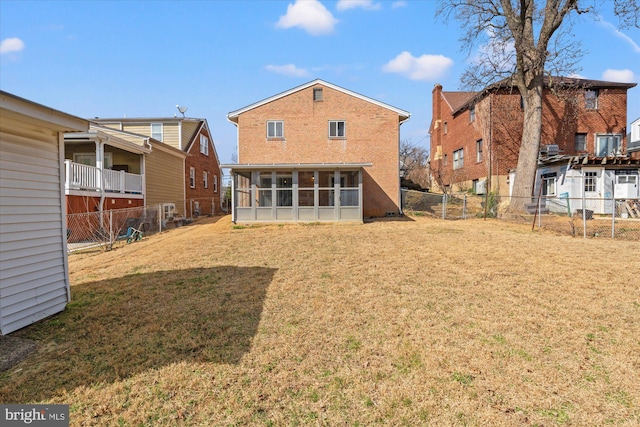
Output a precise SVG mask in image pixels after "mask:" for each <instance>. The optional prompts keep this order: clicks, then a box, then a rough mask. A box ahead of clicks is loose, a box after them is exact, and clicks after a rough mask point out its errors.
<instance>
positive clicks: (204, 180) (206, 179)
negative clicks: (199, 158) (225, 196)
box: [202, 171, 209, 188]
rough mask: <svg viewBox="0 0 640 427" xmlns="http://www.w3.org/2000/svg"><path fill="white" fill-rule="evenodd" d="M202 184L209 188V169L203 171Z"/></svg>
mask: <svg viewBox="0 0 640 427" xmlns="http://www.w3.org/2000/svg"><path fill="white" fill-rule="evenodd" d="M202 184H203V185H204V188H209V172H207V171H203V172H202Z"/></svg>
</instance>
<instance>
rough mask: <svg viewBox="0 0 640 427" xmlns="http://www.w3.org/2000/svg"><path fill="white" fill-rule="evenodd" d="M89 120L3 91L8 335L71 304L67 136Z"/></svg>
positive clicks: (1, 195) (0, 126)
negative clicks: (66, 194)
mask: <svg viewBox="0 0 640 427" xmlns="http://www.w3.org/2000/svg"><path fill="white" fill-rule="evenodd" d="M88 130H89V122H88V121H86V120H83V119H80V118H78V117H74V116H71V115H68V114H66V113H62V112H60V111H57V110H54V109H51V108H49V107H45V106H43V105H39V104H36V103H33V102H31V101H28V100H26V99H22V98H19V97H17V96H15V95H12V94H9V93H7V92H3V91H0V334H2V335H4V334H8V333H10V332H13V331H15V330H17V329H20V328H22V327H24V326H27V325H29V324H31V323H33V322H36V321H38V320H41V319H43V318H45V317H47V316H50V315H52V314H55V313H57V312H60V311H62V310H63V309H64V307H65V306H66V304H67V302H68V301H69V300H70V289H69V273H68V263H67V252H66V220H65V213H66V207H65V199H64V181H65V179H64V168H63V161H64V139H63V135H64V133H65V132H74V131H81V132H87V131H88Z"/></svg>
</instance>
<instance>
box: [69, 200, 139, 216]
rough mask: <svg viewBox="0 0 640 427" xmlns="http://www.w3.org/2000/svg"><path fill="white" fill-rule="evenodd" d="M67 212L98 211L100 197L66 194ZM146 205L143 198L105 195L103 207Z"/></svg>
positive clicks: (115, 207)
mask: <svg viewBox="0 0 640 427" xmlns="http://www.w3.org/2000/svg"><path fill="white" fill-rule="evenodd" d="M66 198H67V214H78V213H85V212H98V210H99V209H98V205H99V204H100V197H90V196H66ZM143 205H144V200H143V199H133V198H126V197H125V198H120V197H105V199H104V205H103V209H104V210H105V211H106V210H110V209H127V208H137V207H140V206H143Z"/></svg>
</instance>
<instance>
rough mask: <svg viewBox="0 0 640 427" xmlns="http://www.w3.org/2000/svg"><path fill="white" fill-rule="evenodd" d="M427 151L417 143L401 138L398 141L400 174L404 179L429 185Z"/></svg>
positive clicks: (423, 185) (424, 185)
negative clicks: (401, 139)
mask: <svg viewBox="0 0 640 427" xmlns="http://www.w3.org/2000/svg"><path fill="white" fill-rule="evenodd" d="M428 167H429V151H427V149H426V148H424V147H420V146H419V145H417V144H415V143H413V142H411V141H408V140H403V141H401V142H400V175H401V177H402V178H404V179H406V180H411V181H412V182H414V183H416V184H419V185H420V186H421V187H422V188H428V187H429V182H428V181H429V172H428Z"/></svg>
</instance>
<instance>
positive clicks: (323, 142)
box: [238, 84, 400, 217]
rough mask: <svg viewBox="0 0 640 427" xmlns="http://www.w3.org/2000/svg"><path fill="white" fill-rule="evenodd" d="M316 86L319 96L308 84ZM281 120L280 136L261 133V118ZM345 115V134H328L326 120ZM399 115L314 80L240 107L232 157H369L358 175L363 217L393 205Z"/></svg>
mask: <svg viewBox="0 0 640 427" xmlns="http://www.w3.org/2000/svg"><path fill="white" fill-rule="evenodd" d="M314 88H322V90H323V94H322V101H314V100H313V89H314ZM268 120H282V121H283V122H284V138H281V139H267V128H266V126H267V125H266V122H267V121H268ZM330 120H341V121H345V122H346V125H345V134H346V137H345V138H329V136H328V135H329V131H328V128H329V121H330ZM398 123H399V116H398V113H397V112H394V111H392V110H390V109H388V108H384V107H382V106H379V105H376V104H374V103H371V102H368V101H366V100H363V99H360V98H357V97H355V96H352V95H350V94H347V93H344V92H342V91H339V90H335V89H333V88H330V87H327V86H324V85H321V84H318V85H314V86H311V87H308V88H305V89H302V90H300V91H297V92H294V93H291V94H289V95H287V96H285V97H282V98H278V99H276V100H274V101H272V102H269V103H267V104H264V105H261V106H258V107H256V108H253V109H250V110H248V111H246V112H244V113H241V114H240V115H239V117H238V141H239V150H238V151H239V152H238V163H243V164H245V163H252V164H264V163H267V164H269V163H369V162H370V163H372V164H373V165H372V166H371V167H367V168H365V172H364V177H363V188H364V190H363V198H364V206H363V212H364V216H365V217H370V216H384V215H385V214H386V213H387V212H389V211H393V212H398V210H399V190H400V178H399V170H398V169H399V124H398Z"/></svg>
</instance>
